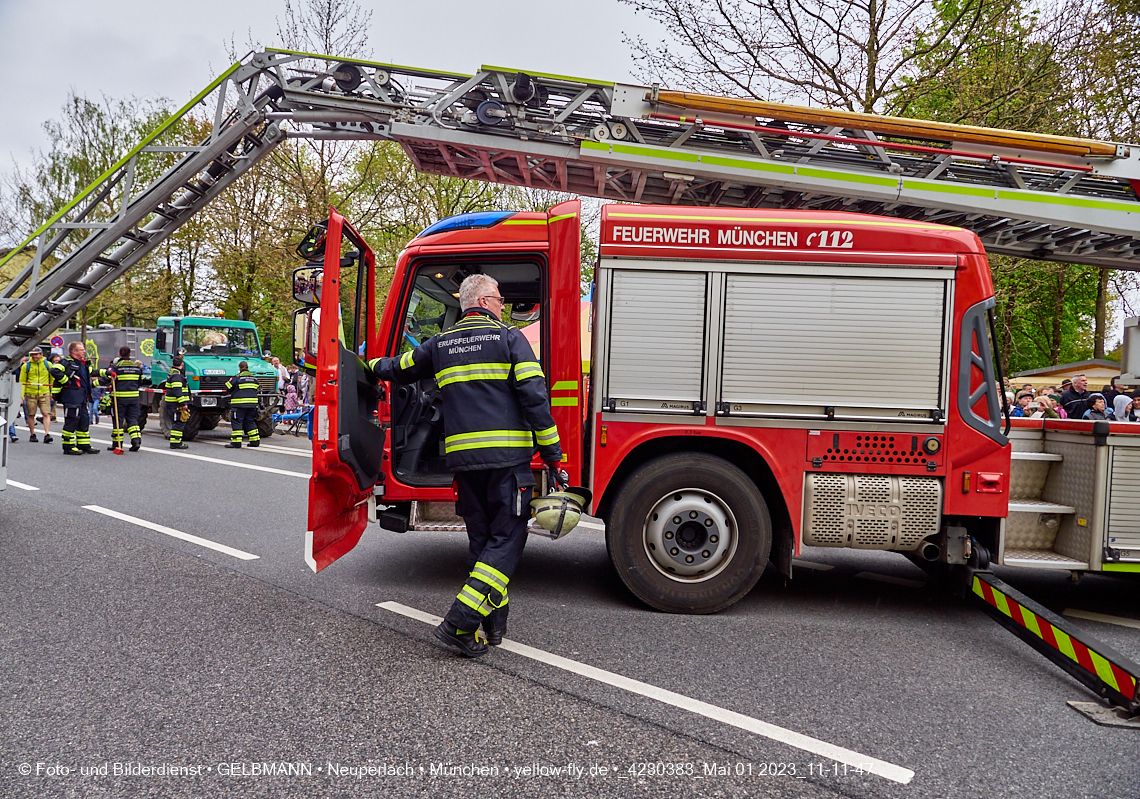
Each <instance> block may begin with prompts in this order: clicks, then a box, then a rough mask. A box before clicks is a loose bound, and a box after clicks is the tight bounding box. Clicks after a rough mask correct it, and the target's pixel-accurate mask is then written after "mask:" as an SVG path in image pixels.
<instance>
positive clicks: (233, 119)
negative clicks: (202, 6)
mask: <svg viewBox="0 0 1140 799" xmlns="http://www.w3.org/2000/svg"><path fill="white" fill-rule="evenodd" d="M260 77H261V75H260V73H259V72H258V71H257V70H253V69H250V68H249V67H245V66H242V65H241V64H235V65H234V66H233V67H231V68H230V69H229V70H227V71H226V72H225V73H224V74H223V75H222V76H221V77H219V78H218V79H217V80H215V81H214V82H213V83H212V84H210V86H208V87H206V89H204V90H203V91H202V92H201V93H200V94H199V95H198V96H197V97H195V98H194V99H193V100H192V101H191V102H190V103H188V104H187V105H186V106H185V107H183V108H182V109H181V110H180V111H179V112H178V113H176V114H174V115H173V116H172V117H171V118H170V119H168V120H166V122H164V123H163V124H162V126H161V127H160V128H159V129H158V130H157V131H155V133H153V134H152V135H151V136H149V137H148V138H147V139H145V140H144V141H142V142H141V143H139V144H138V145H137V146H136V147H135V148H134V149H133V150H131V151H130V152H129V153H127V155H126V156H124V157H123V158H122V159H121V160H120V161H119V162H118V163H116V164H115V165H114V166H113V167H112V168H111V169H109V170H108V171H107V172H106V173H105V174H104V175H102V176H101V177H100V178H99V179H98V180H97V181H96V182H95V183H93V184H92V185H91V186H89V187H87V188H86V189H85V190H84V191H83V192H81V193H80V194H79V196H77V197H76V198H75V199H74V200H72V201H71V202H70V203H69V204H68V205H67V206H65V207H64V208H63V209H62V210H61V211H60V212H59V213H57V214H56V215H55V216H54V217H52V218H51V219H50V220H49V221H48V222H47V223H45V224H44V225H43V226H42V227H40V229H39V230H37V231H35V232H34V233H33V234H32V235H31V236H29V237H28V238H27V239H26V240H25V241H24V242H23V244H21V245H20V246H19V247H17V248H15V249H14V250H13V251H12V252H11V253H10V254H9V255H8V256H7V258H5V259H4V261H7V260H10V259H12V258H15V257H17V256H18V255H19V254H20V253H28V254H29V255H31V260H30V261H29V262H28V263H27V264H26V265H24V266H23V268H22V269H21V270H20V271H19V273H18V274H17V275H16V277H15V279H13V280H12V282H11V283H10V284H9V285H8V287H7V288H6V289H4V291H3V292H2V293H0V314H2V315H0V372H3V371H5V370H7V369H11V368H13V367H14V365H15V364H17V363H19V359H20V357H21V356H22V355H24V354H26V353H27V352H28V350H30V349H31V348H32V347H33V346H36V345H38V344H39V343H40V341H42V340H43V338H44V336H45V335H46V334H48V333H50V332H51V331H52V330H55V329H56V328H58V327H60V326H61V325H62V324H63V323H64V322H66V321H67V320H68V319H70V318H71V317H72V316H74V315H75V314H76V313H77V312H78V311H79V310H80V309H81V308H83V307H84V306H85V305H86V304H87V303H89V302H90V301H91V300H92V299H94V298H95V297H96V296H97V295H98V294H99V292H101V291H103V290H104V289H106V288H107V287H108V286H110V285H111V283H112V282H114V280H115V279H116V278H118V277H119V276H121V275H122V274H123V273H124V272H126V271H127V270H128V269H130V268H131V267H132V266H133V265H135V264H136V263H138V262H139V261H140V260H141V259H142V258H143V257H144V256H146V255H147V254H148V253H149V252H151V251H152V250H153V249H154V248H155V247H156V246H158V245H159V244H161V243H162V242H163V241H165V240H166V239H167V238H168V237H169V236H170V235H171V234H172V233H174V232H175V231H176V230H177V229H178V228H179V227H181V226H182V224H184V223H185V222H186V221H187V220H188V219H190V218H191V217H192V216H194V214H196V213H197V212H198V211H199V210H201V209H202V208H203V207H204V206H205V205H206V204H207V203H209V202H210V200H212V199H213V198H214V197H216V196H217V195H218V194H219V193H220V192H222V191H223V190H224V189H225V188H226V186H228V185H229V184H230V183H232V182H233V181H234V180H236V179H237V178H238V177H240V176H241V175H242V174H243V173H245V172H246V171H247V170H248V169H249V168H250V167H251V166H253V165H254V164H255V163H257V162H258V161H259V160H260V159H261V158H263V157H264V156H265V155H266V154H267V153H268V152H269V151H270V150H272V148H273V147H274V146H275V145H276V144H277V143H279V142H280V141H281V140H282V139H283V137H282V135H281V131H280V129H279V128H277V126H275V125H268V124H266V123H265V119H264V114H263V113H262V112H261V111H260V110H259V109H258V107H257V106H258V105H262V106H264V105H265V104H267V103H268V102H269V101H270V99H271V98H270V97H268V96H265V97H260V98H256V103H255V97H254V91H255V90H256V88H257V84H258V81H259V79H260ZM209 101H212V102H213V103H214V107H213V108H212V109H208V110H209V111H212V113H211V115H210V118H211V119H212V124H211V126H210V128H211V129H210V133H209V135H208V136H206V138H205V139H204V140H202V141H200V142H198V143H196V144H188V143H179V142H178V139H177V137H178V135H179V126H178V123H179V122H181V121H182V120H183V119H184V118H186V117H187V116H188V115H190V114H191V112H192V111H193V110H194V109H195V108H196V107H197V106H198V105H199V104H201V103H204V102H209ZM166 142H173V143H166ZM148 172H150V173H156V176H155V177H154V178H153V179H151V180H150V181H149V182H145V183H144V182H143V181H142V180H140V176H141V175H144V174H147V173H148ZM140 184H141V185H140ZM4 261H0V266H2V265H3V263H4Z"/></svg>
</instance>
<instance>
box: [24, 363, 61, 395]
mask: <svg viewBox="0 0 1140 799" xmlns="http://www.w3.org/2000/svg"><path fill="white" fill-rule="evenodd" d="M16 379H17V380H19V381H20V383H21V384H22V385H23V386H24V396H25V397H38V396H40V395H42V394H50V393H51V389H52V385H53V384H54V383H55V380H53V379H52V376H51V369H49V368H48V362H47V360H45V359H44V358H40V359H39V360H38V361H37V360H35V359H34V358H33V359H32V360H30V361H28V362H27V363H25V364H23V365H22V366H21V367H20V371H19V373H18V374H17V375H16Z"/></svg>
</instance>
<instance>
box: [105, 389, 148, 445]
mask: <svg viewBox="0 0 1140 799" xmlns="http://www.w3.org/2000/svg"><path fill="white" fill-rule="evenodd" d="M115 401H116V400H114V399H112V400H111V402H112V403H114V402H115ZM118 404H119V413H118V416H117V418H112V419H111V422H112V425H113V427H112V428H111V443H113V444H116V445H119V444H122V443H123V431H124V430H125V431H126V434H127V437H129V438H130V439H131V442H132V443H134V442H135V441H139V442H141V441H142V431H141V430H139V402H138V400H133V401H132V400H118ZM111 409H112V410H111V412H112V414H114V405H112V406H111Z"/></svg>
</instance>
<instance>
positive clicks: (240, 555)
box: [83, 505, 261, 560]
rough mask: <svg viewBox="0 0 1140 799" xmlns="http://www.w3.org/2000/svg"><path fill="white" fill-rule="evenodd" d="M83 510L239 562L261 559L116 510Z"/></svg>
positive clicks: (96, 508)
mask: <svg viewBox="0 0 1140 799" xmlns="http://www.w3.org/2000/svg"><path fill="white" fill-rule="evenodd" d="M83 509H84V510H93V511H95V512H96V513H102V514H103V515H104V516H110V517H111V518H113V519H119V520H121V521H124V522H130V523H131V524H137V525H138V526H139V527H145V528H147V529H148V530H154V531H155V532H156V533H162V534H163V535H168V536H170V537H171V538H178V539H181V540H182V541H189V542H190V543H191V544H197V545H198V546H200V547H206V548H207V549H212V550H214V551H215V552H221V553H224V554H226V555H232V556H234V557H235V558H240V559H241V560H257V559H258V558H260V557H261V556H260V555H251V554H250V553H249V552H242V551H241V550H240V549H234V548H233V547H228V546H226V545H225V544H218V543H215V542H213V541H210V540H209V539H206V538H199V537H198V536H196V535H190V533H183V532H182V531H180V530H175V529H173V528H170V527H164V526H163V525H161V524H155V523H154V522H148V521H147V520H146V519H138V518H136V517H134V516H128V515H127V514H125V513H119V512H118V511H117V510H109V509H107V508H102V507H100V506H98V505H84V506H83Z"/></svg>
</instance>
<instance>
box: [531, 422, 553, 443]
mask: <svg viewBox="0 0 1140 799" xmlns="http://www.w3.org/2000/svg"><path fill="white" fill-rule="evenodd" d="M534 436H535V438H537V439H538V445H539V446H540V447H546V446H550V445H551V444H557V443H558V426H557V425H554V426H551V427H548V428H546V429H545V430H536V431H535V432H534Z"/></svg>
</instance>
